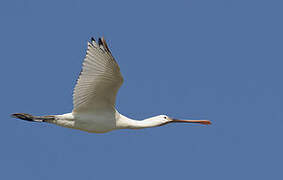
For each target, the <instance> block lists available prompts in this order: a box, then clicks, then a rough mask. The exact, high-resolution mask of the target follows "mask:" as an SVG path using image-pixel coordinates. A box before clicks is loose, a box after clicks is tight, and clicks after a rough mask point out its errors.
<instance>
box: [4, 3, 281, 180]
mask: <svg viewBox="0 0 283 180" xmlns="http://www.w3.org/2000/svg"><path fill="white" fill-rule="evenodd" d="M282 6H283V3H282V1H270V0H269V1H260V0H254V1H253V0H237V1H227V0H222V1H221V0H215V1H210V0H190V1H177V0H174V1H114V0H113V1H102V0H101V1H94V0H86V1H81V0H65V1H50V0H49V1H39V0H21V1H20V0H18V1H15V0H9V1H8V0H6V1H1V2H0V21H1V26H0V40H1V41H0V49H1V50H0V60H1V62H0V63H1V71H0V77H1V79H2V81H1V82H2V85H1V97H0V98H1V103H0V104H1V113H0V116H1V126H0V128H1V130H0V141H1V148H0V169H1V173H0V179H19V178H21V179H42V180H47V179H69V180H71V179H163V180H165V179H189V178H190V179H194V180H198V179H215V180H216V179H237V180H238V179H257V180H259V179H282V173H281V171H282V160H283V158H282V157H283V155H282V151H283V145H282V137H283V136H282V135H283V133H282V131H283V111H282V110H283V85H282V76H283V72H282V65H283V64H282V60H283V54H282V48H283V36H282V32H283V25H282V17H283V11H282ZM91 36H95V37H98V36H105V38H106V40H107V42H108V44H109V46H110V48H111V49H112V53H113V55H114V56H115V58H116V59H117V61H118V63H119V64H120V67H121V71H122V74H123V76H124V78H125V82H124V84H123V86H122V87H121V89H120V91H119V94H118V99H117V107H118V110H119V111H120V112H121V113H122V114H124V115H127V116H129V117H131V118H135V119H144V118H147V117H150V116H154V115H158V114H167V115H169V116H171V117H176V118H188V119H210V120H212V121H213V125H212V126H201V125H190V124H171V125H167V126H164V127H158V128H150V129H143V130H118V131H113V132H110V133H106V134H90V133H86V132H82V131H78V130H72V129H67V128H62V127H57V126H55V125H50V124H40V123H29V122H24V121H20V120H16V119H13V118H11V117H10V116H9V115H10V114H11V113H16V112H26V113H31V114H35V115H44V114H62V113H67V112H70V111H71V110H72V90H73V87H74V85H75V82H76V79H77V76H78V74H79V72H80V69H81V63H82V60H83V58H84V56H85V50H86V42H87V40H89V38H90V37H91Z"/></svg>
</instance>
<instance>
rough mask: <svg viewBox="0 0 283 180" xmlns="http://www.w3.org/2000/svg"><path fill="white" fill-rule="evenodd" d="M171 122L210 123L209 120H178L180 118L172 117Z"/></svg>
mask: <svg viewBox="0 0 283 180" xmlns="http://www.w3.org/2000/svg"><path fill="white" fill-rule="evenodd" d="M172 122H173V123H199V124H205V125H210V124H211V122H210V121H209V120H180V119H172Z"/></svg>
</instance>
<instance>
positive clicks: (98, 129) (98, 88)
mask: <svg viewBox="0 0 283 180" xmlns="http://www.w3.org/2000/svg"><path fill="white" fill-rule="evenodd" d="M123 81H124V79H123V76H122V74H121V72H120V67H119V65H118V63H117V61H116V60H115V59H114V57H113V56H112V53H111V51H110V49H109V47H108V45H107V44H106V41H105V39H104V37H100V38H98V39H97V40H95V39H94V38H93V37H92V38H91V39H90V40H89V41H88V42H87V51H86V56H85V58H84V60H83V63H82V69H81V72H80V75H79V77H78V79H77V82H76V85H75V88H74V91H73V110H72V112H70V113H66V114H61V115H46V116H34V115H31V114H27V113H15V114H12V115H11V116H12V117H15V118H18V119H22V120H26V121H30V122H45V123H51V124H56V125H59V126H63V127H66V128H72V129H78V130H82V131H86V132H89V133H106V132H109V131H112V130H118V129H143V128H150V127H158V126H163V125H166V124H169V123H198V124H203V125H209V124H211V121H209V120H180V119H175V118H171V117H169V116H167V115H158V116H154V117H150V118H147V119H144V120H134V119H131V118H129V117H126V116H124V115H122V114H121V113H119V112H118V110H117V109H116V106H115V102H116V95H117V92H118V90H119V88H120V86H121V85H122V83H123Z"/></svg>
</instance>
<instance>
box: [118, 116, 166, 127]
mask: <svg viewBox="0 0 283 180" xmlns="http://www.w3.org/2000/svg"><path fill="white" fill-rule="evenodd" d="M160 125H162V123H161V122H159V121H156V120H155V119H153V118H148V119H144V120H134V119H130V118H127V117H126V116H123V115H122V114H120V117H119V120H118V121H117V128H120V129H143V128H149V127H156V126H160Z"/></svg>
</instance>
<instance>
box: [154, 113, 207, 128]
mask: <svg viewBox="0 0 283 180" xmlns="http://www.w3.org/2000/svg"><path fill="white" fill-rule="evenodd" d="M153 119H154V120H155V121H158V122H159V123H160V126H162V125H165V124H168V123H198V124H204V125H209V124H211V122H210V121H209V120H181V119H175V118H171V117H169V116H167V115H158V116H155V117H154V118H153Z"/></svg>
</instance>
